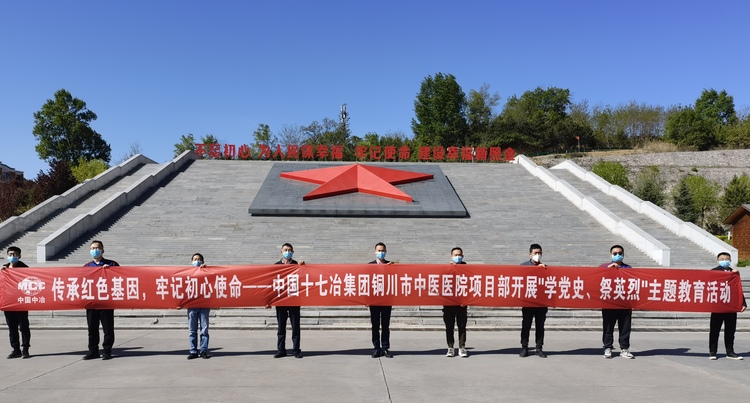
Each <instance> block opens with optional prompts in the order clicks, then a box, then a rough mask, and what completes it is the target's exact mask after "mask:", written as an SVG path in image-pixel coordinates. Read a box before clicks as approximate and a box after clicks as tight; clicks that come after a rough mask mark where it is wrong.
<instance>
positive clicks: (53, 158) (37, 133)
mask: <svg viewBox="0 0 750 403" xmlns="http://www.w3.org/2000/svg"><path fill="white" fill-rule="evenodd" d="M94 120H96V114H95V113H94V112H92V111H91V110H89V109H87V108H86V103H85V102H83V101H82V100H80V99H78V98H73V96H72V95H71V94H70V93H69V92H68V91H66V90H64V89H61V90H58V91H57V92H55V99H48V100H47V102H46V103H45V104H44V105H43V106H42V109H41V110H40V111H38V112H35V113H34V129H33V131H32V133H33V134H34V137H35V138H36V140H37V141H38V143H37V145H36V152H37V154H39V158H41V159H43V160H45V161H47V162H48V163H49V164H50V165H54V164H55V163H56V162H58V161H65V162H66V163H68V166H70V165H73V164H76V163H77V162H78V160H79V159H80V158H84V159H86V160H92V159H100V160H103V161H105V162H109V160H110V153H111V152H112V150H111V148H110V146H109V144H107V142H106V141H104V139H103V138H102V136H101V135H100V134H99V133H97V132H96V131H95V130H94V129H92V128H91V126H89V123H90V122H92V121H94Z"/></svg>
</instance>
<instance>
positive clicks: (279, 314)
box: [273, 243, 305, 358]
mask: <svg viewBox="0 0 750 403" xmlns="http://www.w3.org/2000/svg"><path fill="white" fill-rule="evenodd" d="M293 255H294V247H293V246H292V244H290V243H285V244H284V245H282V246H281V259H279V261H278V262H276V264H300V265H303V264H305V262H304V260H301V261H300V262H299V263H298V262H297V261H296V260H294V259H292V256H293ZM287 318H289V322H291V323H292V346H293V350H292V353H293V354H294V357H296V358H302V350H301V349H300V327H299V321H300V307H298V306H277V307H276V324H277V326H278V327H277V330H276V337H277V340H276V349H277V350H278V351H277V352H276V354H275V355H274V356H273V358H281V357H286V319H287Z"/></svg>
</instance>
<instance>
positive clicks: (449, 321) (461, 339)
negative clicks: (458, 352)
mask: <svg viewBox="0 0 750 403" xmlns="http://www.w3.org/2000/svg"><path fill="white" fill-rule="evenodd" d="M468 320H469V315H468V312H467V307H465V306H444V307H443V323H445V339H446V341H447V342H448V347H450V348H453V346H454V345H455V344H456V339H455V338H454V335H453V328H454V327H455V325H456V323H457V322H458V348H466V322H468Z"/></svg>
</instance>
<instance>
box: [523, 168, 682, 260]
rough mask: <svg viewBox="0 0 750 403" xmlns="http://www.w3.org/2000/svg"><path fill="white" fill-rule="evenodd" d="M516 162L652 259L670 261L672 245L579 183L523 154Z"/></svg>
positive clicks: (599, 182) (585, 175)
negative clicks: (577, 185)
mask: <svg viewBox="0 0 750 403" xmlns="http://www.w3.org/2000/svg"><path fill="white" fill-rule="evenodd" d="M516 162H517V163H518V164H520V165H521V166H523V167H524V168H525V169H526V170H527V171H529V173H531V174H532V175H534V176H536V177H537V178H539V179H540V180H541V181H542V182H544V183H545V184H547V186H549V187H550V188H551V189H552V190H554V191H556V192H558V193H560V194H561V195H563V196H564V197H565V198H566V199H568V200H569V201H570V202H571V203H573V205H574V206H576V207H577V208H578V209H579V210H581V211H585V212H586V213H588V214H589V215H590V216H591V217H593V218H594V219H595V220H596V221H597V222H599V223H600V224H601V225H602V226H603V227H604V228H606V229H607V230H609V231H610V232H612V233H613V234H617V235H620V236H622V237H623V238H625V239H626V240H627V241H628V242H630V243H631V244H633V245H635V247H636V248H637V249H638V250H640V251H642V252H643V253H645V254H646V255H647V256H649V257H650V258H651V259H653V260H654V261H656V263H658V264H659V265H661V266H669V265H670V259H671V251H670V249H669V247H668V246H666V245H664V244H663V243H661V242H660V241H659V240H658V239H656V238H654V237H653V236H651V235H650V234H649V233H647V232H646V231H644V230H642V229H641V228H639V227H638V226H637V225H635V224H633V223H632V222H630V221H628V220H625V219H622V218H620V217H619V216H617V214H614V213H613V212H611V211H610V210H609V209H607V208H606V207H604V206H602V205H601V204H600V203H599V202H597V201H596V200H595V199H593V198H591V197H586V195H584V194H583V193H581V192H580V191H579V190H578V189H576V188H575V187H573V186H571V185H570V184H569V183H568V182H567V181H565V180H562V179H559V178H558V177H557V176H555V175H554V174H553V173H552V172H550V171H549V170H547V169H546V168H544V167H540V166H538V165H537V164H535V163H534V161H532V160H530V159H529V158H528V157H526V156H524V155H519V156H517V157H516ZM566 162H567V161H566ZM576 166H577V165H576ZM578 168H580V167H578ZM571 172H573V174H574V175H576V176H577V177H579V178H581V179H583V178H590V179H584V180H588V181H589V182H590V183H593V184H594V186H596V187H597V188H599V189H602V188H604V187H605V185H606V187H607V190H609V186H610V185H609V183H608V182H607V181H605V180H604V179H601V178H600V177H599V176H591V175H589V174H590V172H587V171H586V170H584V169H583V168H580V169H578V170H575V172H574V171H571ZM597 178H598V179H597ZM623 190H624V189H623Z"/></svg>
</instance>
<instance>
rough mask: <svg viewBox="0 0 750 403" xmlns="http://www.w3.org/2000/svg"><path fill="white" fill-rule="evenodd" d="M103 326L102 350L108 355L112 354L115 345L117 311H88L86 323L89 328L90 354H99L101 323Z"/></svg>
mask: <svg viewBox="0 0 750 403" xmlns="http://www.w3.org/2000/svg"><path fill="white" fill-rule="evenodd" d="M100 322H101V324H102V331H103V332H104V341H103V342H102V349H104V352H105V353H107V354H111V353H112V346H113V345H114V344H115V310H114V309H87V310H86V323H87V324H88V328H89V352H92V353H98V352H99V323H100Z"/></svg>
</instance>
